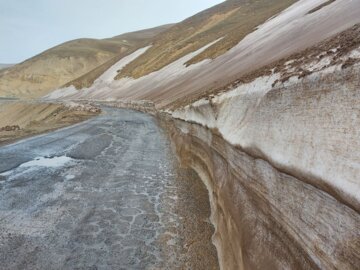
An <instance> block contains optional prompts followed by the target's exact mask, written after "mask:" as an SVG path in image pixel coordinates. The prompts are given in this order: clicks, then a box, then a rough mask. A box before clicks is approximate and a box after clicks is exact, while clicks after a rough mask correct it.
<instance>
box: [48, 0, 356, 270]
mask: <svg viewBox="0 0 360 270" xmlns="http://www.w3.org/2000/svg"><path fill="white" fill-rule="evenodd" d="M261 3H262V4H264V5H265V3H269V2H268V1H226V2H224V3H223V4H220V5H218V6H216V7H214V8H211V9H209V10H207V11H204V12H202V13H200V14H198V15H195V16H194V17H192V18H190V19H188V20H185V21H184V22H181V23H179V24H178V25H175V26H173V27H172V28H170V29H169V30H167V31H165V32H164V33H162V34H160V35H159V36H158V37H156V38H155V41H154V45H153V46H152V47H149V46H146V47H143V48H141V49H138V50H136V51H135V52H133V53H131V54H129V55H127V56H126V57H124V58H122V59H120V60H119V61H118V62H116V63H115V64H114V65H113V66H112V67H111V68H109V69H108V70H106V71H105V72H104V73H102V74H101V75H100V77H98V78H97V79H96V80H95V81H94V83H93V84H92V85H91V86H88V87H86V88H84V89H82V90H80V91H77V90H76V89H75V88H74V87H73V86H70V85H69V86H68V87H66V88H61V89H57V90H56V91H54V92H52V93H51V94H50V95H48V96H47V97H46V98H48V99H58V100H67V99H70V100H78V99H80V100H92V101H94V102H100V103H104V104H107V105H110V106H115V107H126V108H133V109H138V110H142V111H145V112H151V113H152V114H154V115H156V116H157V118H158V119H159V120H160V122H161V123H162V125H163V126H164V128H166V130H167V131H168V134H169V136H170V138H171V140H172V143H173V145H174V146H175V148H176V151H177V156H178V158H179V160H180V161H181V163H182V165H183V166H184V167H188V168H191V169H193V170H194V171H196V172H197V174H198V175H199V176H200V178H201V179H202V180H203V182H204V183H205V185H206V186H207V188H208V190H209V196H210V203H211V206H212V222H213V224H214V226H215V234H214V237H213V240H214V243H215V245H216V247H217V251H218V257H219V261H220V265H221V267H222V269H274V270H275V269H276V270H278V269H348V270H355V269H357V268H358V265H359V262H360V254H359V252H358V250H360V242H359V240H358V239H360V230H359V228H360V215H359V211H360V197H359V194H360V182H359V177H358V176H359V175H360V170H359V168H360V166H359V160H360V156H359V153H360V145H359V141H360V137H359V136H360V134H359V128H358V127H359V126H360V114H359V112H360V103H359V102H358V101H359V100H360V97H359V91H358V89H359V81H360V78H359V74H360V65H359V63H360V17H359V14H360V2H359V1H351V0H341V1H340V0H337V1H333V0H331V1H326V0H299V1H297V2H295V3H293V4H292V5H290V6H288V5H289V4H290V3H289V2H286V1H279V2H278V3H279V4H283V5H284V6H283V9H282V10H280V11H279V12H278V13H276V14H274V12H273V13H272V15H271V14H268V13H267V15H266V16H263V17H262V16H260V15H259V16H257V15H258V14H257V12H259V13H260V14H262V13H261V12H260V11H261V8H257V9H256V10H254V13H251V12H250V14H251V16H250V15H249V12H247V13H246V14H244V18H243V23H242V24H238V25H237V26H236V27H235V28H236V29H239V32H238V33H236V34H234V33H233V32H231V33H230V32H227V29H230V28H231V27H230V28H228V26H226V27H224V28H223V29H222V30H219V31H214V29H213V30H211V31H210V32H208V31H207V30H205V31H204V32H203V33H207V34H208V35H205V34H204V36H203V38H201V36H202V35H201V34H200V35H199V36H197V37H196V38H195V39H194V41H195V43H196V44H195V43H194V42H193V43H191V42H190V43H188V40H189V39H190V40H191V38H192V37H191V36H192V34H193V32H192V31H194V32H195V33H196V31H199V28H200V29H201V27H200V25H201V26H202V27H204V28H203V29H207V28H208V27H209V21H214V19H211V18H214V16H215V15H214V14H217V13H216V11H217V10H218V11H219V12H220V13H219V14H222V16H219V14H217V15H216V16H215V18H217V23H219V25H227V24H228V20H229V18H231V17H232V16H233V14H236V13H237V12H240V10H242V9H243V8H244V9H245V7H247V8H249V7H252V6H253V5H260V4H261ZM242 5H244V6H242ZM238 15H239V14H237V20H241V19H242V18H241V16H238ZM274 15H276V16H274ZM260 17H261V20H260V19H259V20H257V19H256V20H255V21H256V23H255V21H253V22H251V21H252V19H253V18H260ZM189 21H190V22H191V23H189V24H187V22H189ZM196 22H199V24H197V23H196ZM245 22H246V23H245ZM192 25H194V29H193V28H192ZM204 25H208V26H206V27H205V26H204ZM210 25H211V24H210ZM228 25H231V24H228ZM243 25H246V26H247V27H246V29H245V30H246V31H244V32H243V33H244V36H242V35H240V34H239V33H240V32H242V31H240V30H241V29H242V28H241V26H243ZM211 28H212V27H210V29H211ZM176 29H177V30H176ZM215 29H216V28H215ZM200 32H201V31H200ZM229 36H230V37H233V38H234V40H237V41H236V42H234V43H235V44H232V43H231V42H229ZM160 40H162V42H160ZM230 40H231V39H230ZM219 44H223V45H222V46H225V45H226V46H225V47H224V48H226V50H221V49H220V48H221V46H220V47H217V46H218V45H219ZM224 51H225V52H224ZM118 71H120V72H118Z"/></svg>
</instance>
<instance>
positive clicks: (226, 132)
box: [171, 53, 360, 207]
mask: <svg viewBox="0 0 360 270" xmlns="http://www.w3.org/2000/svg"><path fill="white" fill-rule="evenodd" d="M350 55H354V53H351V54H350ZM325 62H326V60H320V61H319V63H315V62H314V63H313V64H312V66H314V67H315V66H316V67H321V66H323V64H324V63H325ZM359 69H360V66H359V65H356V66H354V67H353V70H354V71H353V73H352V74H355V75H351V76H356V74H358V72H359ZM344 72H346V71H344V70H342V69H341V66H333V67H329V68H327V69H324V70H322V71H319V72H315V73H313V74H311V75H310V76H308V77H307V78H305V80H302V79H297V78H295V77H293V78H292V80H290V81H288V82H286V83H285V84H282V85H280V86H279V87H280V88H272V84H273V82H274V81H275V80H276V79H278V78H279V74H273V75H271V76H264V77H259V78H257V79H256V80H254V81H252V82H250V83H247V84H242V85H240V86H238V87H237V88H236V89H234V90H232V91H229V92H226V93H223V94H219V95H217V96H215V97H214V98H212V99H211V101H209V100H205V99H202V100H199V101H197V102H194V103H193V104H191V105H188V106H186V107H184V108H181V109H177V110H175V111H174V112H172V113H171V114H172V116H173V117H175V118H178V119H182V120H185V121H188V122H192V123H198V124H200V125H202V126H205V127H208V128H212V129H216V130H218V131H219V132H220V133H221V134H222V136H223V137H224V139H226V140H227V141H228V142H229V143H231V144H233V145H239V146H240V147H241V148H242V149H245V150H249V151H251V152H254V154H255V155H259V156H264V157H265V158H266V159H268V160H270V162H271V163H272V164H273V165H275V166H276V167H278V168H285V169H286V170H290V171H293V170H295V171H297V172H298V173H300V174H301V175H302V176H305V177H306V178H310V179H314V180H313V181H314V183H315V184H319V183H321V182H322V183H326V185H329V186H330V187H332V188H334V189H335V190H337V191H338V192H339V193H340V194H342V197H343V198H344V199H345V200H348V201H351V204H354V205H356V206H355V207H357V206H358V205H359V203H360V181H359V179H358V176H359V175H360V162H359V161H360V153H359V151H357V150H356V149H359V148H360V144H359V141H360V137H359V136H360V133H359V130H358V127H359V126H360V114H359V112H360V107H359V103H358V100H359V98H360V97H359V93H358V91H357V90H356V85H355V84H353V82H352V81H351V80H350V81H349V82H348V83H347V84H345V85H344V84H343V83H342V81H341V78H344V76H345V75H344ZM327 76H328V77H327ZM336 76H338V77H336ZM348 76H349V75H348ZM334 77H335V78H340V79H339V82H337V80H335V79H334ZM321 78H326V79H324V82H320V81H319V80H321ZM332 80H334V81H333V82H332ZM277 87H278V86H277ZM303 87H304V88H303ZM334 102H336V107H334V104H335V103H334ZM350 145H351V147H350ZM349 147H350V148H349ZM318 179H321V180H318ZM320 185H322V184H320Z"/></svg>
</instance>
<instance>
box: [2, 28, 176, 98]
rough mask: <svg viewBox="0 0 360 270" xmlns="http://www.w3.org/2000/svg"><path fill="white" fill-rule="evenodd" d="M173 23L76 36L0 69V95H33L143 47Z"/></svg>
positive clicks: (41, 94) (49, 89)
mask: <svg viewBox="0 0 360 270" xmlns="http://www.w3.org/2000/svg"><path fill="white" fill-rule="evenodd" d="M171 26H172V25H164V26H160V27H156V28H151V29H146V30H141V31H137V32H132V33H125V34H122V35H119V36H115V37H113V38H107V39H89V38H83V39H76V40H72V41H68V42H65V43H63V44H60V45H58V46H55V47H53V48H51V49H49V50H46V51H44V52H42V53H40V54H38V55H36V56H34V57H32V58H30V59H28V60H26V61H24V62H22V63H20V64H17V65H15V66H12V67H10V68H7V69H3V70H1V71H0V96H2V97H21V98H36V97H40V96H43V95H45V94H47V93H48V92H49V91H51V90H53V89H56V88H59V87H61V86H63V85H64V84H66V83H68V82H70V81H72V80H74V79H76V78H78V77H81V76H82V75H84V74H86V73H88V72H90V71H92V70H93V69H95V68H97V67H99V66H101V65H103V64H105V63H106V62H107V61H109V60H111V59H113V58H114V57H119V56H120V57H121V55H125V54H126V53H127V52H131V51H132V50H133V49H137V48H139V47H142V46H145V45H147V44H149V42H151V39H152V38H153V37H154V36H156V35H158V34H159V33H161V32H162V31H164V30H166V29H168V28H169V27H171Z"/></svg>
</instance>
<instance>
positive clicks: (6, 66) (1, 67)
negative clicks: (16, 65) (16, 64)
mask: <svg viewBox="0 0 360 270" xmlns="http://www.w3.org/2000/svg"><path fill="white" fill-rule="evenodd" d="M12 66H13V64H0V69H4V68H9V67H12Z"/></svg>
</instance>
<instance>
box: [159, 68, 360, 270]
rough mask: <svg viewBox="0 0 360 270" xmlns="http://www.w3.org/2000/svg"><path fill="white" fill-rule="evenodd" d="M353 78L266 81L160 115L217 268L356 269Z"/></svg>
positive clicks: (332, 71) (359, 147)
mask: <svg viewBox="0 0 360 270" xmlns="http://www.w3.org/2000/svg"><path fill="white" fill-rule="evenodd" d="M318 66H320V64H319V65H318ZM318 66H316V67H318ZM359 71H360V65H358V64H356V65H354V66H351V67H347V66H344V65H337V66H331V67H327V68H325V69H322V70H320V71H318V72H314V73H313V74H311V75H308V76H306V77H305V78H298V77H297V76H294V77H291V78H290V79H289V80H288V81H286V82H283V83H277V81H278V80H279V76H278V75H277V74H271V75H266V76H263V77H259V78H257V79H254V81H251V82H248V83H244V84H240V85H239V86H237V87H236V88H235V89H233V90H231V91H228V92H224V93H220V94H217V95H212V96H209V97H207V98H204V99H201V100H198V101H196V102H194V103H192V104H190V105H187V106H185V107H182V108H178V109H176V110H175V111H167V112H166V113H164V114H162V118H164V119H165V121H163V122H165V123H166V128H167V130H168V131H169V134H170V136H171V138H172V141H173V142H174V146H175V149H176V151H177V153H178V157H179V159H180V161H181V162H182V163H183V164H184V165H185V166H188V167H190V168H192V169H194V170H195V171H196V172H197V173H198V175H199V176H200V178H201V179H202V180H203V181H204V183H205V184H206V186H207V187H208V190H209V195H210V201H211V206H212V221H213V223H214V225H215V228H216V233H215V235H214V243H215V244H216V246H217V249H218V252H219V258H220V264H221V265H222V269H357V267H358V265H359V264H360V253H359V250H360V241H359V239H360V230H359V228H360V215H359V211H360V197H359V194H360V182H359V178H358V177H359V175H360V170H359V168H360V167H359V164H360V163H359V162H360V156H359V153H360V144H359V142H360V133H359V126H360V122H359V121H360V103H359V100H360V96H359V91H358V89H359V81H360V77H359V74H360V72H359Z"/></svg>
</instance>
